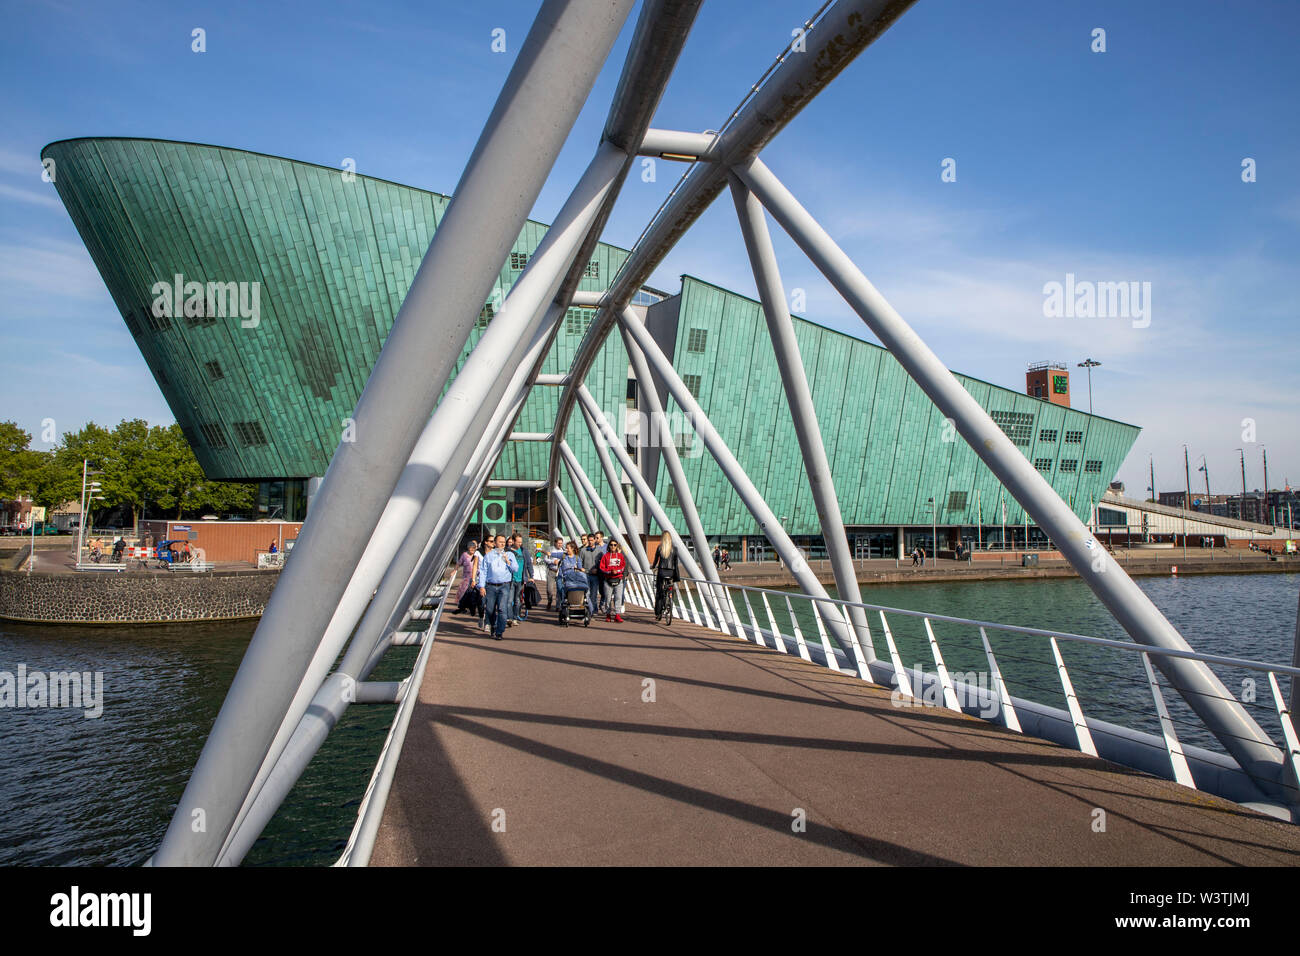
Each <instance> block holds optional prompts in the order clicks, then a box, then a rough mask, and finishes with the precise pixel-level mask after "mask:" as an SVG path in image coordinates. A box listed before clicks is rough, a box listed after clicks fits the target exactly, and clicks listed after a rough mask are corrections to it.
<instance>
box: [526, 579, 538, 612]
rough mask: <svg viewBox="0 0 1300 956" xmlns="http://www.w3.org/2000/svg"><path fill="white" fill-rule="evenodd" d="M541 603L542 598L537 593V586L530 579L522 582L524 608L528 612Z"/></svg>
mask: <svg viewBox="0 0 1300 956" xmlns="http://www.w3.org/2000/svg"><path fill="white" fill-rule="evenodd" d="M541 601H542V596H541V595H540V594H539V593H538V592H537V585H536V584H534V583H533V581H532V579H531V578H530V579H528V580H526V581H524V607H526V608H528V609H529V610H530V611H531V610H532V609H533V608H535V607H537V605H538V604H540V603H541Z"/></svg>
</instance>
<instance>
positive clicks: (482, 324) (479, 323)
mask: <svg viewBox="0 0 1300 956" xmlns="http://www.w3.org/2000/svg"><path fill="white" fill-rule="evenodd" d="M494 315H496V310H495V309H493V308H492V303H491V302H487V303H484V305H483V309H482V310H481V311H480V312H479V314H478V319H477V320H476V321H475V322H474V328H476V329H486V328H487V327H488V323H489V322H491V321H492V316H494Z"/></svg>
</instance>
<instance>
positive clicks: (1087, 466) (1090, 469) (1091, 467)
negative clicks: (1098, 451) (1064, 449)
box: [1083, 458, 1101, 475]
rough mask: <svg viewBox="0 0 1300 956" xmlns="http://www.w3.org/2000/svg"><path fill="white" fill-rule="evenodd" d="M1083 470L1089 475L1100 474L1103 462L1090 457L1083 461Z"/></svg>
mask: <svg viewBox="0 0 1300 956" xmlns="http://www.w3.org/2000/svg"><path fill="white" fill-rule="evenodd" d="M1083 470H1084V471H1085V472H1086V473H1088V474H1089V475H1100V474H1101V462H1100V461H1097V460H1096V459H1093V458H1090V459H1088V460H1087V461H1085V462H1084V463H1083Z"/></svg>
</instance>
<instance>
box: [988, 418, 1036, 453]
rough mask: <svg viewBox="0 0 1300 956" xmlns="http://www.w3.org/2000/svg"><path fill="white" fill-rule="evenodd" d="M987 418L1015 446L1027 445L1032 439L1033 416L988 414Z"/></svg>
mask: <svg viewBox="0 0 1300 956" xmlns="http://www.w3.org/2000/svg"><path fill="white" fill-rule="evenodd" d="M989 417H990V418H992V419H993V421H994V422H996V423H997V426H998V427H999V428H1001V429H1002V430H1003V431H1004V432H1006V434H1007V437H1008V438H1010V439H1011V440H1012V441H1013V442H1014V443H1015V444H1017V445H1028V444H1029V441H1030V439H1031V438H1033V437H1034V416H1033V415H1030V414H1029V413H1028V412H1004V411H993V412H989Z"/></svg>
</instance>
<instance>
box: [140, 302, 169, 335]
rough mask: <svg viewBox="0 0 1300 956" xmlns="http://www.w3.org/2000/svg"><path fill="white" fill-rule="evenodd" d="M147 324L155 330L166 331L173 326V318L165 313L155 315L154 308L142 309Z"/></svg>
mask: <svg viewBox="0 0 1300 956" xmlns="http://www.w3.org/2000/svg"><path fill="white" fill-rule="evenodd" d="M140 311H141V313H142V314H143V315H144V322H145V325H147V326H149V328H150V329H152V330H153V331H155V332H166V331H167V330H168V329H170V328H171V327H172V320H171V319H169V318H167V316H165V315H154V314H153V309H152V308H147V309H141V310H140Z"/></svg>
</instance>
